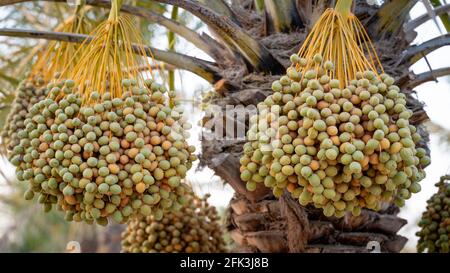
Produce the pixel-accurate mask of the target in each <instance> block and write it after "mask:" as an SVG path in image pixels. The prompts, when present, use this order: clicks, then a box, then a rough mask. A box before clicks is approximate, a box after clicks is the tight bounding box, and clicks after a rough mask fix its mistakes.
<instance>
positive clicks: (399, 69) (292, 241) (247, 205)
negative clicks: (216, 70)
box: [201, 1, 428, 252]
mask: <svg viewBox="0 0 450 273" xmlns="http://www.w3.org/2000/svg"><path fill="white" fill-rule="evenodd" d="M234 2H240V3H235V4H234V5H233V9H234V11H235V13H236V14H237V17H238V18H239V20H241V21H242V23H241V25H242V26H244V27H246V30H247V31H248V32H249V33H251V35H252V36H253V37H257V38H258V40H259V41H260V42H261V43H262V44H263V45H264V46H266V47H267V48H268V49H269V51H270V52H271V53H272V54H273V55H274V56H275V57H276V58H277V59H278V60H279V61H280V62H281V63H282V64H283V65H285V66H286V67H287V66H289V65H290V64H289V56H290V55H291V54H293V53H297V51H298V50H299V48H300V46H301V44H302V42H303V40H304V39H305V38H306V33H307V31H308V29H298V30H296V31H294V32H290V33H275V34H269V35H268V34H267V32H266V27H265V20H264V18H262V16H260V15H257V14H256V13H254V12H251V11H249V9H248V8H246V7H249V5H250V4H249V2H252V1H234ZM247 2H248V3H247ZM362 2H363V1H358V5H357V6H356V11H355V14H356V15H357V16H358V17H359V18H360V20H361V21H362V23H363V24H364V25H365V27H366V29H367V30H368V32H369V35H370V36H371V38H372V39H373V42H374V44H375V47H376V49H377V52H378V54H379V56H380V59H381V62H382V64H383V66H384V68H385V71H386V72H387V73H388V74H390V75H391V76H393V77H396V78H397V79H399V78H403V79H404V78H405V75H408V73H409V67H408V64H397V62H398V56H400V55H401V53H402V52H403V51H404V50H405V49H407V48H408V47H409V46H410V43H411V42H412V40H413V39H414V37H407V35H406V34H405V33H404V32H403V31H402V30H401V29H400V30H398V31H396V32H395V33H381V34H380V33H379V32H378V31H377V30H376V29H377V28H376V23H377V9H378V8H377V7H375V6H368V5H367V4H364V3H362ZM246 5H247V6H246ZM409 36H411V35H409ZM242 75H244V76H242ZM222 76H223V79H222V80H221V81H219V82H218V83H217V84H216V93H217V95H216V96H215V97H213V98H212V99H210V101H209V103H211V104H213V105H215V106H216V107H217V106H218V109H221V110H222V113H221V114H219V115H217V113H216V114H215V115H208V114H207V115H206V116H205V118H204V120H203V122H207V123H209V124H214V119H222V120H224V125H223V126H224V127H225V126H226V122H233V123H237V121H236V120H233V119H231V120H230V119H229V118H225V117H226V115H225V111H226V109H227V106H228V107H229V105H233V106H244V107H245V106H249V105H256V104H257V103H258V102H260V101H262V100H264V98H265V97H266V96H268V95H269V94H270V93H271V92H272V91H271V84H272V82H273V81H274V80H276V79H278V78H279V77H280V76H281V75H278V74H274V75H268V74H258V73H252V72H248V68H246V67H242V66H235V67H224V71H223V72H222ZM398 84H399V85H400V87H401V89H402V91H403V92H404V93H405V94H406V95H407V99H408V107H409V109H411V110H412V111H413V112H414V116H413V117H412V119H411V122H412V123H413V124H414V125H415V126H416V127H417V128H418V131H419V133H420V134H421V135H422V139H423V140H422V142H421V145H420V146H421V147H423V148H426V150H427V151H428V149H427V142H428V134H427V132H426V131H425V130H424V127H423V125H421V124H422V123H423V122H424V121H426V120H427V119H428V117H427V115H426V113H425V111H424V110H423V105H422V103H421V102H419V101H418V100H417V98H416V96H415V93H414V91H413V90H410V89H407V88H405V87H406V86H407V83H405V82H403V83H402V82H399V83H398ZM242 111H244V109H242ZM236 126H237V124H235V128H236ZM245 126H248V124H245ZM246 128H247V127H246ZM219 130H222V128H214V127H213V128H207V129H205V130H204V132H203V139H202V156H201V163H202V164H203V165H204V166H208V167H210V168H212V169H213V170H214V171H215V173H216V175H218V176H220V177H221V178H222V179H223V180H224V181H225V182H226V183H229V184H230V185H231V186H232V187H233V188H234V190H235V191H236V194H235V197H234V198H233V200H232V201H231V203H230V215H229V225H228V229H229V231H230V232H231V235H232V238H233V240H234V241H235V242H236V244H237V248H236V250H237V251H244V252H369V251H371V250H370V248H368V247H367V244H368V243H369V242H371V241H374V242H375V243H373V242H372V243H369V246H373V247H375V250H378V249H377V248H376V247H377V244H378V243H379V246H380V249H379V250H380V251H381V252H400V251H401V249H402V248H403V247H404V245H405V244H406V241H407V239H406V238H404V237H401V236H398V235H396V234H397V232H398V230H399V229H400V228H401V227H402V226H404V225H405V224H406V220H403V219H400V218H398V217H397V216H396V215H397V213H398V211H399V209H398V208H397V207H395V206H393V205H392V206H389V207H387V208H385V209H384V210H382V211H379V212H374V211H368V210H363V213H362V214H361V216H359V217H345V218H344V219H335V218H325V217H324V216H322V213H321V212H320V211H318V210H316V209H314V208H309V207H308V208H304V207H301V206H300V205H299V203H298V202H297V201H296V200H293V199H291V198H290V197H289V196H283V197H282V198H281V199H280V200H276V199H275V198H274V197H273V195H272V194H271V192H270V191H269V190H268V189H266V188H264V186H263V185H259V186H258V188H257V190H256V191H255V192H248V191H247V190H246V188H245V183H243V182H242V181H241V180H240V174H239V167H240V164H239V158H240V156H241V154H242V146H243V144H244V143H245V140H243V139H235V138H233V137H229V138H222V139H217V138H215V137H212V136H213V135H214V134H216V135H221V134H222V135H223V136H225V135H224V133H222V131H219ZM376 242H378V243H376ZM372 244H375V245H372Z"/></svg>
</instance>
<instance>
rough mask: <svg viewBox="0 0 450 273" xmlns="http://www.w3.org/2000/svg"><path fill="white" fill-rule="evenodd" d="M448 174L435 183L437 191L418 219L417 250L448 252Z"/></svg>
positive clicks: (449, 235) (449, 190)
mask: <svg viewBox="0 0 450 273" xmlns="http://www.w3.org/2000/svg"><path fill="white" fill-rule="evenodd" d="M449 180H450V176H448V175H447V176H443V177H441V180H440V181H439V183H437V184H436V187H437V188H438V192H437V193H436V194H434V195H433V196H432V197H431V198H430V199H429V200H428V201H427V209H426V211H425V212H423V214H422V219H421V220H420V221H419V227H420V228H421V229H420V230H419V231H418V232H417V233H416V235H417V236H418V237H419V241H418V243H417V251H419V252H425V251H427V252H428V253H450V239H449V238H450V183H449V182H448V181H449Z"/></svg>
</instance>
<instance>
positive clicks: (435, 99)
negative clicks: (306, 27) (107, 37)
mask: <svg viewBox="0 0 450 273" xmlns="http://www.w3.org/2000/svg"><path fill="white" fill-rule="evenodd" d="M425 12H426V9H425V7H424V6H423V4H422V3H418V4H417V5H416V6H415V7H414V8H413V10H412V12H411V16H412V17H413V18H415V17H417V16H420V15H422V14H424V13H425ZM195 23H196V22H193V23H192V26H193V25H195ZM439 23H440V22H439ZM0 26H1V22H0ZM442 29H443V27H442ZM199 31H200V32H201V31H204V32H208V30H207V29H206V28H205V27H203V28H201V29H200V30H199ZM416 31H417V32H418V37H417V38H416V40H415V41H414V43H417V44H420V43H422V42H424V41H427V40H429V39H431V38H434V37H436V36H438V35H439V34H440V33H439V30H438V28H437V27H436V25H435V23H434V22H433V21H428V22H427V23H425V24H423V25H422V26H420V27H419V28H417V29H416ZM161 37H163V38H160V39H157V41H155V42H154V45H158V46H157V47H158V48H161V49H165V48H167V41H166V40H165V35H161ZM299 46H300V45H299ZM177 49H180V51H181V52H183V53H186V54H188V55H191V56H195V57H198V58H203V59H208V56H206V55H205V54H204V53H203V52H201V51H200V50H198V49H197V48H195V47H194V46H193V45H191V44H188V43H186V42H185V41H183V40H181V41H180V43H178V44H177ZM428 61H429V62H430V64H431V66H432V68H433V69H437V68H441V67H447V66H449V64H450V47H448V46H447V47H444V48H441V49H439V50H437V51H435V52H433V53H431V54H429V55H428ZM412 69H413V71H414V72H415V73H421V72H425V71H428V66H427V65H426V62H425V61H424V60H421V61H419V62H418V63H416V64H415V65H414V66H413V68H412ZM176 86H177V90H178V92H181V93H182V96H183V97H185V98H192V97H193V96H194V94H198V91H199V90H201V91H204V92H206V91H209V90H212V89H211V88H212V87H211V86H209V85H208V83H207V82H205V81H204V80H203V79H200V78H199V77H197V76H195V75H194V74H192V73H190V72H185V71H183V72H180V71H178V72H177V82H176ZM415 90H416V91H417V95H418V98H419V99H420V100H421V101H423V102H424V103H425V105H426V107H425V109H426V111H427V113H428V115H429V117H430V119H431V120H432V121H433V122H435V123H437V124H439V125H441V126H443V127H445V128H447V129H449V130H450V122H449V121H448V117H450V107H449V106H450V80H449V79H448V78H447V79H445V78H440V79H438V82H429V83H426V84H423V85H421V86H419V87H417V88H416V89H415ZM196 99H200V98H196ZM183 105H184V107H185V109H186V110H185V113H186V114H187V115H188V117H189V119H190V120H191V123H192V124H193V128H192V129H191V131H190V132H191V137H190V139H189V142H190V143H191V144H192V145H195V146H196V147H197V152H200V150H201V145H200V144H201V142H200V138H199V136H200V133H201V127H200V126H199V124H198V121H199V120H200V119H201V116H202V113H201V112H200V111H199V110H198V109H195V108H193V107H192V104H191V103H189V102H185V103H184V104H183ZM430 148H431V159H432V162H431V165H430V166H429V167H428V168H427V169H426V173H427V177H426V178H425V179H424V180H423V181H422V182H421V185H422V191H421V192H420V193H418V194H415V195H413V197H412V198H411V199H410V200H408V201H407V203H406V206H405V207H404V208H402V210H401V213H400V216H401V217H403V218H405V219H407V220H408V224H407V225H406V226H405V227H404V228H402V230H400V234H401V235H403V236H406V237H407V238H408V239H409V242H408V244H407V249H408V251H413V249H414V247H415V244H416V240H417V239H416V237H415V236H414V233H415V232H416V231H417V229H418V228H417V221H418V219H419V217H420V215H421V213H422V211H423V210H424V209H425V206H426V200H427V199H428V198H429V197H430V196H431V195H432V194H434V192H435V187H434V184H435V183H436V182H437V181H438V180H439V177H440V176H442V175H444V174H446V173H449V172H450V148H447V147H445V146H443V145H442V144H441V143H440V142H439V139H438V137H437V136H435V135H431V140H430ZM197 165H198V162H197V163H195V164H194V167H193V168H192V169H191V170H190V171H189V172H188V176H187V180H188V181H190V183H191V184H192V185H193V188H194V190H195V191H196V192H197V193H198V194H200V195H203V194H205V193H210V194H211V198H210V199H209V202H210V203H211V204H212V205H215V206H219V207H226V206H227V205H228V203H229V200H230V199H231V198H232V195H233V190H232V189H231V187H230V186H229V185H224V184H223V182H222V181H221V180H220V179H219V178H218V177H217V176H215V175H214V172H213V171H212V170H210V169H208V168H206V169H204V170H202V171H196V166H197ZM0 166H1V168H2V169H3V170H4V171H5V172H7V173H9V174H11V176H12V175H14V171H13V168H12V166H11V165H9V164H8V163H5V162H3V163H2V162H0ZM5 190H7V189H6V188H5V187H0V191H1V192H5ZM1 213H2V212H1V209H0V214H1ZM7 224H8V222H7V219H5V218H4V217H1V216H0V231H1V228H2V226H3V227H5V226H6V225H7Z"/></svg>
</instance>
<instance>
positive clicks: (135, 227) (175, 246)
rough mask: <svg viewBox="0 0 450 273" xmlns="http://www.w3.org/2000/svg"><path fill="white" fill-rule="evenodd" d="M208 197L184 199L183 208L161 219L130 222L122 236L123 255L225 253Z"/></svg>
mask: <svg viewBox="0 0 450 273" xmlns="http://www.w3.org/2000/svg"><path fill="white" fill-rule="evenodd" d="M208 197H209V195H206V196H205V197H203V198H199V197H197V196H196V195H195V194H194V193H193V192H192V191H189V192H188V194H187V195H186V197H185V198H186V199H187V200H186V201H187V202H186V203H187V204H186V205H185V206H184V207H183V208H182V209H181V210H179V211H175V212H170V213H167V215H165V216H164V218H163V219H155V217H154V216H147V217H141V218H134V219H132V220H131V221H130V222H129V223H128V227H127V229H126V230H125V231H124V232H123V233H122V251H123V252H125V253H161V252H165V253H177V252H183V253H198V252H202V253H218V252H226V244H225V241H224V239H223V231H222V229H221V226H220V223H219V220H220V219H219V215H218V214H217V211H216V208H215V207H213V206H210V205H209V204H208V202H207V199H208Z"/></svg>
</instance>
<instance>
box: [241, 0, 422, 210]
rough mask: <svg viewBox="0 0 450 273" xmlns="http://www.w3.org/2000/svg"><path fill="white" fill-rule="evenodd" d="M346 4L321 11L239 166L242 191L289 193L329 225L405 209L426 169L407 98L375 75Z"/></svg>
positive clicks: (261, 108)
mask: <svg viewBox="0 0 450 273" xmlns="http://www.w3.org/2000/svg"><path fill="white" fill-rule="evenodd" d="M351 6H352V1H348V0H347V1H346V0H340V1H337V5H336V7H335V8H334V9H331V8H330V9H327V10H326V11H325V12H324V14H323V15H322V16H321V17H320V19H319V20H318V22H317V23H316V25H315V26H314V27H313V29H312V31H311V33H310V34H309V36H308V37H307V38H306V40H305V42H304V44H303V46H302V47H301V49H300V51H299V53H298V54H295V55H293V56H292V57H291V61H292V66H291V67H290V68H288V69H287V73H286V75H285V76H283V77H281V78H280V79H279V80H277V81H275V82H273V85H272V89H273V91H274V93H273V94H272V95H270V96H268V97H267V98H266V99H265V100H264V101H263V102H261V103H260V104H259V105H258V115H256V116H254V117H252V118H251V120H250V124H251V127H250V129H249V131H248V134H247V138H248V142H247V143H246V144H245V145H244V154H243V156H242V158H241V160H240V161H241V170H240V171H241V179H242V180H243V181H246V183H247V189H248V190H250V191H252V190H254V189H255V188H256V186H257V184H258V183H264V185H265V186H266V187H270V188H272V189H273V193H274V195H275V196H276V197H279V196H281V195H282V194H283V192H284V191H285V190H287V191H288V192H290V193H291V194H292V195H293V197H295V198H296V199H298V200H299V202H300V204H301V205H304V206H306V205H308V204H313V205H314V206H315V207H317V208H322V209H323V213H324V215H325V216H327V217H330V216H336V217H343V216H344V215H345V214H346V212H351V213H352V214H353V215H355V216H357V215H359V214H360V212H361V209H362V208H368V209H372V210H379V209H380V208H381V206H382V204H383V203H388V202H393V201H394V202H395V203H396V204H397V205H399V206H403V205H404V201H405V200H406V199H409V198H410V197H411V194H412V193H417V192H419V191H420V185H419V181H421V180H422V179H423V178H424V177H425V173H424V171H423V168H424V167H425V166H427V165H428V164H429V163H430V159H429V157H428V156H426V152H425V150H424V149H422V148H419V147H417V146H416V145H417V144H418V142H419V141H420V139H421V137H420V135H419V134H418V133H417V132H416V128H415V127H414V126H413V125H411V124H410V122H409V121H410V118H411V117H412V114H413V113H412V111H411V110H409V109H407V106H406V100H405V95H404V94H403V93H402V92H401V90H400V89H399V87H398V86H396V85H395V84H394V82H395V80H394V79H393V78H392V77H390V76H389V75H387V74H385V73H383V68H382V66H381V64H380V62H379V59H378V56H377V54H376V52H375V49H374V47H373V45H372V43H371V41H370V39H369V37H368V35H367V33H366V31H365V30H364V28H363V27H362V25H361V23H360V22H359V21H358V19H357V18H356V17H355V16H354V15H353V14H352V13H351V12H350V10H351ZM377 67H378V70H377Z"/></svg>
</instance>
